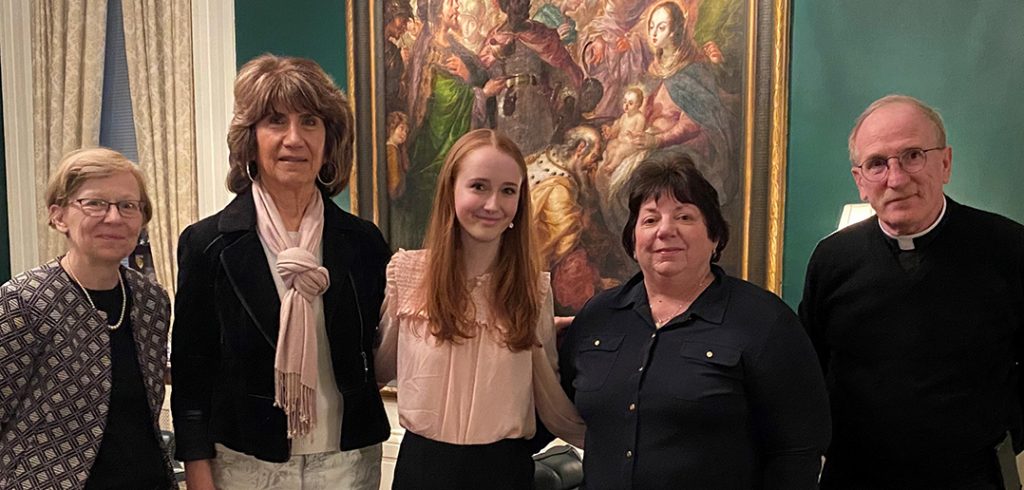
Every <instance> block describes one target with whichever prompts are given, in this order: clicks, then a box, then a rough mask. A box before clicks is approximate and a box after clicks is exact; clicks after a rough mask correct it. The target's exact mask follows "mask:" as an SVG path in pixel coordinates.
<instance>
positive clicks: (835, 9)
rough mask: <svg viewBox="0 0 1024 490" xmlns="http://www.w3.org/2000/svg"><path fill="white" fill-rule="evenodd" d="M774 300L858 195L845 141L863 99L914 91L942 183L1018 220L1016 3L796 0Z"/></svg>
mask: <svg viewBox="0 0 1024 490" xmlns="http://www.w3.org/2000/svg"><path fill="white" fill-rule="evenodd" d="M793 3H794V5H793V22H792V28H793V39H792V62H791V90H790V123H789V124H790V135H789V160H788V166H787V168H788V183H787V192H786V194H787V202H786V217H785V228H786V229H785V241H784V256H783V290H782V291H783V298H784V299H785V300H786V301H787V302H788V303H789V304H790V305H792V306H793V307H796V305H797V303H798V302H799V301H800V295H801V294H802V291H803V280H804V273H805V269H806V267H807V260H808V259H809V258H810V254H811V252H812V251H813V250H814V246H815V245H816V244H817V242H818V240H819V239H821V238H822V237H824V236H826V235H828V234H829V233H831V232H832V231H833V230H835V227H836V224H837V222H838V221H839V213H840V209H841V208H842V205H843V204H845V203H851V202H858V200H859V198H858V195H857V191H856V189H855V187H854V185H853V179H852V178H851V177H850V171H849V166H850V163H849V159H848V157H847V151H846V139H847V136H848V135H849V132H850V129H851V128H852V126H853V121H854V119H856V117H857V115H859V114H860V112H861V111H862V110H863V109H864V108H865V107H867V105H868V104H870V103H871V101H873V100H875V99H877V98H879V97H881V96H883V95H886V94H889V93H894V92H895V93H904V94H907V95H913V96H915V97H918V98H920V99H922V100H924V101H925V102H926V103H928V104H930V105H932V106H934V107H936V108H937V109H938V110H939V111H940V112H941V113H942V115H943V118H944V119H945V122H946V130H947V133H948V134H949V136H948V144H949V145H950V146H952V147H953V176H952V179H951V181H950V184H949V185H947V186H946V192H947V194H948V195H950V196H951V197H952V198H953V199H956V200H958V201H959V202H962V203H965V204H969V205H972V206H975V207H980V208H983V209H987V210H990V211H994V212H997V213H1000V214H1004V215H1006V216H1009V217H1011V218H1013V219H1015V220H1017V221H1021V222H1024V196H1022V194H1024V193H1022V192H1021V191H1020V185H1021V183H1024V158H1022V155H1024V91H1022V89H1024V36H1022V35H1021V29H1022V27H1021V26H1024V2H1022V1H1021V0H998V1H997V0H988V1H984V2H964V1H962V0H900V1H892V0H857V1H855V2H849V1H840V0H827V1H825V0H794V2H793Z"/></svg>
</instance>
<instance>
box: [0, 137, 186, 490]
mask: <svg viewBox="0 0 1024 490" xmlns="http://www.w3.org/2000/svg"><path fill="white" fill-rule="evenodd" d="M46 205H47V209H48V212H49V224H50V227H52V228H54V229H55V230H57V231H58V232H60V233H62V234H63V235H64V236H65V237H66V239H67V253H66V254H65V255H63V256H60V257H58V258H56V259H54V260H51V261H49V262H47V263H45V264H43V265H40V266H38V267H35V268H33V269H30V270H28V271H25V272H23V273H21V274H19V275H17V276H15V277H14V278H13V279H11V280H10V281H8V282H7V283H6V284H4V285H3V286H2V287H0V488H61V489H83V488H84V489H91V488H132V489H166V488H171V487H172V486H173V485H174V483H173V481H174V479H173V474H172V473H171V466H170V461H169V459H168V457H167V455H166V453H165V451H164V448H163V447H162V441H161V438H160V430H159V427H158V425H157V423H158V417H159V414H160V408H161V405H162V404H163V401H164V370H165V366H166V364H167V328H168V324H169V318H170V302H169V300H168V298H167V293H166V292H165V291H164V290H163V288H161V287H160V285H158V284H157V283H156V282H154V281H153V280H152V279H151V278H149V277H146V276H144V275H142V274H139V273H138V272H136V271H133V270H130V269H127V268H125V267H123V266H122V265H121V262H122V261H123V260H124V259H125V257H127V256H128V255H129V254H131V253H132V251H133V250H134V249H135V246H136V243H137V242H138V240H139V233H140V232H141V230H142V227H143V226H145V224H146V223H147V222H149V219H150V217H152V208H151V206H150V200H149V196H148V194H147V193H146V186H145V184H144V181H143V177H142V173H141V172H140V171H139V168H138V167H137V166H136V165H135V164H133V163H132V162H131V161H129V160H128V159H127V158H125V157H124V156H123V155H121V154H120V153H117V152H115V151H113V150H108V149H106V148H93V149H86V150H77V151H73V152H71V153H69V154H68V155H66V156H65V157H64V159H63V160H62V161H61V163H60V165H59V167H58V168H57V171H56V172H55V173H54V174H53V175H52V176H51V177H50V182H49V184H48V185H47V189H46Z"/></svg>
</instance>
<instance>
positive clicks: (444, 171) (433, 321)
mask: <svg viewBox="0 0 1024 490" xmlns="http://www.w3.org/2000/svg"><path fill="white" fill-rule="evenodd" d="M484 147H491V148H494V149H496V150H498V151H500V152H502V153H504V154H506V155H508V156H509V157H511V158H512V159H513V160H515V162H516V164H517V165H518V166H519V172H520V175H521V176H522V181H521V182H522V184H521V185H520V186H519V206H518V209H517V210H516V215H515V217H513V218H512V224H513V226H512V228H509V229H507V230H505V231H504V233H502V236H501V244H500V246H499V249H498V260H497V263H496V264H495V268H494V270H493V271H492V273H491V282H490V286H491V290H490V291H489V293H490V298H489V299H490V305H489V306H490V309H491V312H492V315H493V319H494V321H496V322H498V323H500V324H502V325H503V326H505V328H506V331H505V334H504V339H503V340H504V342H505V344H506V345H507V346H508V348H509V349H510V350H512V351H513V352H516V351H522V350H526V349H529V348H531V347H532V346H534V345H536V344H537V332H536V330H537V329H536V325H537V319H538V318H539V317H540V312H541V301H542V299H541V297H540V286H539V284H538V279H539V274H540V262H539V260H538V258H537V256H536V254H535V253H534V244H533V236H532V233H531V231H532V230H531V223H530V216H531V214H530V189H529V186H528V184H527V182H528V179H526V162H525V160H524V159H523V154H522V152H521V151H520V150H519V147H517V146H516V144H515V143H513V142H512V140H510V139H508V138H507V137H506V136H504V135H502V134H499V133H497V132H495V131H493V130H490V129H477V130H474V131H470V132H468V133H466V134H465V135H463V136H462V137H461V138H459V140H458V141H456V142H455V144H454V145H452V148H451V150H450V151H449V152H448V155H447V157H446V158H445V161H444V165H443V166H442V167H441V172H440V174H439V175H438V179H437V191H436V193H435V194H434V208H433V212H432V214H431V216H430V223H429V225H428V226H427V234H426V238H425V239H424V240H423V248H426V249H427V250H428V251H429V252H428V254H429V260H428V264H427V274H426V276H425V277H424V279H423V288H422V292H423V295H424V303H425V305H424V306H425V310H426V313H427V316H428V317H429V318H430V333H431V334H433V335H434V336H435V337H437V338H438V339H440V340H442V341H446V342H452V343H458V341H459V340H460V339H465V338H470V337H473V336H474V335H476V334H477V333H478V332H477V331H476V330H477V325H476V322H475V318H476V311H475V309H474V305H473V302H472V301H471V300H470V297H469V295H470V291H469V289H468V287H467V286H466V282H467V278H466V274H465V271H464V269H463V262H464V258H463V255H462V254H463V253H464V252H463V250H464V249H463V246H462V238H461V236H462V234H461V232H460V230H461V226H460V225H459V220H458V217H457V216H456V214H455V178H456V177H457V176H458V173H459V168H460V166H461V163H462V161H463V160H465V158H466V156H467V155H469V154H470V153H471V152H472V151H474V150H477V149H479V148H484Z"/></svg>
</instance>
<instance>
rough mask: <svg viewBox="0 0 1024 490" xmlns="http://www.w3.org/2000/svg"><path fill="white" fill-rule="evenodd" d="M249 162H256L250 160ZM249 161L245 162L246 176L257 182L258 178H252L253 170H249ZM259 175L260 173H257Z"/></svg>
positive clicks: (250, 180)
mask: <svg viewBox="0 0 1024 490" xmlns="http://www.w3.org/2000/svg"><path fill="white" fill-rule="evenodd" d="M249 163H256V162H249ZM249 163H246V164H245V175H246V177H249V182H252V183H254V184H255V183H256V180H255V179H253V178H252V172H250V171H249ZM257 175H259V174H258V173H257Z"/></svg>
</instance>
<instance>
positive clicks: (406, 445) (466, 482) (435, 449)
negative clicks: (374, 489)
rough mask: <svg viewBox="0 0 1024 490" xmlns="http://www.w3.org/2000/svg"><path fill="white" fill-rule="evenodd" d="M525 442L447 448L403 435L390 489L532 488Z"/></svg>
mask: <svg viewBox="0 0 1024 490" xmlns="http://www.w3.org/2000/svg"><path fill="white" fill-rule="evenodd" d="M530 449H531V448H530V444H529V441H527V440H525V439H504V440H501V441H498V442H493V443H491V444H448V443H445V442H438V441H434V440H431V439H427V438H426V437H422V436H419V435H416V434H414V433H412V432H409V431H406V432H405V436H404V437H403V438H402V447H401V449H399V451H398V462H397V463H396V464H395V478H394V484H393V485H392V487H391V488H392V489H394V490H405V489H434V488H436V489H462V488H467V489H476V488H488V489H508V490H521V489H524V490H528V489H531V488H533V458H532V457H531V456H532V454H531V451H530Z"/></svg>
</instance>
